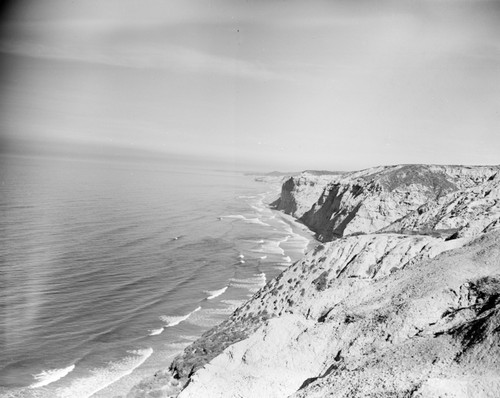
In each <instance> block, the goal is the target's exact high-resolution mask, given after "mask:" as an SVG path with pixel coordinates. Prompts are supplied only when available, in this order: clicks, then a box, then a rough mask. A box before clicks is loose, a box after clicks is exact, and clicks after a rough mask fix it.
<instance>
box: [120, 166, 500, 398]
mask: <svg viewBox="0 0 500 398" xmlns="http://www.w3.org/2000/svg"><path fill="white" fill-rule="evenodd" d="M271 206H272V207H273V208H275V209H276V210H279V211H282V212H285V213H287V214H290V215H292V216H294V217H295V218H296V219H297V220H299V221H300V222H301V223H303V224H304V225H306V226H307V227H308V228H310V229H311V230H312V231H313V232H314V233H315V234H316V237H317V239H318V241H320V242H321V243H320V244H318V245H317V246H316V247H315V248H313V249H312V250H310V251H309V252H308V253H306V255H305V256H304V258H303V259H301V260H299V261H297V262H295V263H293V264H291V265H290V266H289V267H288V268H287V269H285V270H284V271H283V272H282V273H281V274H280V275H279V276H278V277H276V278H274V279H272V280H270V281H269V282H268V283H267V284H266V286H264V287H263V288H262V289H261V290H259V291H258V292H257V293H255V294H254V296H253V297H252V298H251V299H249V300H248V301H247V302H246V303H244V304H243V305H242V306H241V307H239V308H238V309H237V310H236V311H235V312H234V313H233V314H232V315H231V316H230V317H229V318H228V319H227V320H225V321H224V322H223V323H221V324H220V325H218V326H216V327H215V328H213V329H211V330H209V331H207V332H206V333H205V334H203V336H201V338H199V339H198V340H197V341H195V342H194V343H193V344H191V345H190V346H188V347H187V348H186V349H185V350H184V352H183V353H182V354H181V355H179V356H178V357H176V358H175V359H174V360H173V362H172V363H171V365H170V368H169V369H164V370H160V371H158V372H157V373H156V374H155V375H153V376H151V378H149V379H147V380H144V381H143V382H142V383H141V384H139V385H137V386H136V387H135V388H134V389H133V390H132V391H131V392H130V393H129V394H128V397H169V396H179V397H180V398H186V397H248V398H249V397H295V398H298V397H345V398H347V397H384V398H385V397H387V398H389V397H401V398H403V397H412V398H417V397H422V398H423V397H456V398H458V397H460V398H462V397H470V398H472V397H474V398H477V397H481V398H494V397H499V396H500V166H440V165H396V166H381V167H375V168H370V169H366V170H361V171H356V172H350V173H339V174H328V175H317V174H313V173H308V172H304V173H302V174H300V175H297V176H294V177H291V178H289V179H287V180H286V181H285V182H284V184H283V186H282V190H281V195H280V197H279V198H278V199H277V200H276V201H275V202H273V203H272V204H271Z"/></svg>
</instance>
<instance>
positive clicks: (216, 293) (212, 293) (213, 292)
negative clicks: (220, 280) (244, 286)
mask: <svg viewBox="0 0 500 398" xmlns="http://www.w3.org/2000/svg"><path fill="white" fill-rule="evenodd" d="M227 288H228V286H224V287H223V288H222V289H219V290H207V291H205V293H207V294H208V295H209V296H208V297H207V300H212V299H214V298H216V297H219V296H220V295H221V294H224V292H225V291H226V290H227Z"/></svg>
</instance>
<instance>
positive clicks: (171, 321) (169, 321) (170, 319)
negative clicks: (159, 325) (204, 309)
mask: <svg viewBox="0 0 500 398" xmlns="http://www.w3.org/2000/svg"><path fill="white" fill-rule="evenodd" d="M199 310H201V307H198V308H196V309H195V310H193V311H191V312H190V313H189V314H187V315H181V316H171V315H162V316H160V319H161V320H162V321H163V322H165V327H166V328H169V327H172V326H175V325H178V324H179V323H181V322H183V321H185V320H186V319H188V318H189V317H190V316H191V315H193V314H194V313H195V312H197V311H199Z"/></svg>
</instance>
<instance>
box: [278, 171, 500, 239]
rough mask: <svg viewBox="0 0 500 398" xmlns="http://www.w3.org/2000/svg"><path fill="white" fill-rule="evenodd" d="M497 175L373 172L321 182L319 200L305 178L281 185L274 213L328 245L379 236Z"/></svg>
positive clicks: (358, 173)
mask: <svg viewBox="0 0 500 398" xmlns="http://www.w3.org/2000/svg"><path fill="white" fill-rule="evenodd" d="M498 171H499V168H498V167H487V166H479V167H462V166H427V165H399V166H387V167H376V168H372V169H367V170H362V171H358V172H353V173H348V174H345V175H341V176H333V177H330V181H329V182H327V181H325V180H326V179H323V180H322V185H321V184H319V186H324V190H323V191H322V193H321V195H319V196H317V189H316V190H311V189H309V190H308V189H307V184H308V181H309V179H308V178H307V177H305V176H302V177H299V178H291V179H290V180H288V181H287V182H286V183H285V184H284V185H283V189H282V194H281V197H280V199H279V200H278V201H276V202H275V204H276V208H277V209H278V210H283V211H285V212H286V213H288V214H292V215H294V216H295V217H297V218H299V220H300V221H301V222H303V223H304V224H305V225H307V226H308V227H309V228H310V229H311V230H313V231H314V232H316V233H317V236H318V239H319V240H321V241H330V240H332V239H335V238H338V237H342V236H347V235H353V234H360V233H372V232H375V231H378V230H380V229H382V228H384V227H387V226H388V225H389V224H391V223H393V222H395V221H396V220H398V219H400V218H402V217H404V216H405V215H407V214H408V213H409V212H411V211H413V210H416V209H417V208H419V207H420V206H422V205H424V204H426V203H429V202H432V201H436V200H438V199H440V198H442V197H444V196H446V195H447V194H449V193H452V192H456V191H459V190H463V189H466V188H469V187H473V186H476V185H477V184H480V183H482V182H484V181H485V180H487V179H488V178H489V177H491V176H492V175H493V174H495V173H496V172H498ZM311 182H312V183H315V182H313V181H311ZM325 183H326V186H325ZM315 186H318V184H316V185H315ZM304 187H305V188H304ZM315 196H316V200H314V197H315ZM299 204H300V206H301V207H300V209H299V207H298V206H299ZM310 204H311V205H310ZM307 207H309V209H308V210H307V211H306V210H305V208H307ZM298 209H299V211H297V210H298Z"/></svg>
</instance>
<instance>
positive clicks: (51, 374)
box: [29, 364, 75, 388]
mask: <svg viewBox="0 0 500 398" xmlns="http://www.w3.org/2000/svg"><path fill="white" fill-rule="evenodd" d="M74 368H75V365H74V364H73V365H70V366H68V367H67V368H61V369H51V370H42V371H41V372H40V373H38V374H37V375H33V377H34V378H35V380H37V382H36V383H33V384H31V385H30V386H29V388H38V387H43V386H46V385H48V384H50V383H53V382H55V381H57V380H59V379H62V378H63V377H64V376H66V375H67V374H68V373H70V372H71V371H72V370H73V369H74Z"/></svg>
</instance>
